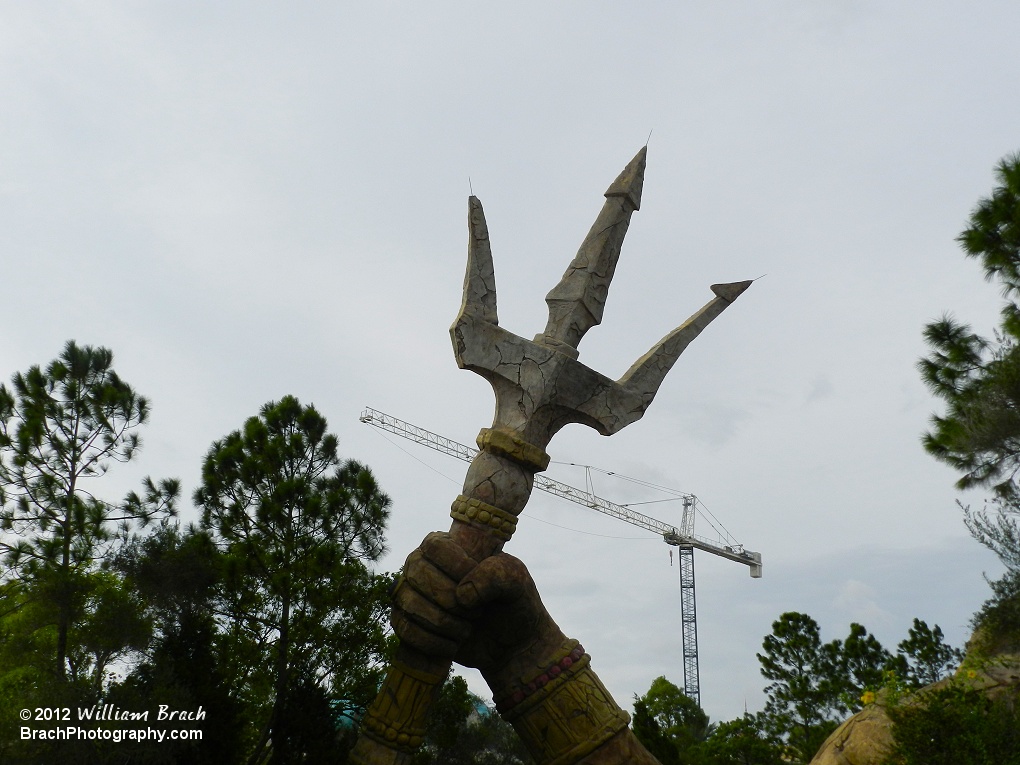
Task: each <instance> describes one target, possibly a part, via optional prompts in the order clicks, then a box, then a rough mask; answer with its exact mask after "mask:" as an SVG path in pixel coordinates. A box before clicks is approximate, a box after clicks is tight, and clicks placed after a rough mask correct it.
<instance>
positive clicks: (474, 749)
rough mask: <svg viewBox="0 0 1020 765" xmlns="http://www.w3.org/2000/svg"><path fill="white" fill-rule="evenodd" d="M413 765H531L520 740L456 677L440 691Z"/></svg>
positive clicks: (450, 679) (462, 679) (451, 678)
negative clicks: (422, 743)
mask: <svg viewBox="0 0 1020 765" xmlns="http://www.w3.org/2000/svg"><path fill="white" fill-rule="evenodd" d="M412 762H413V765H533V760H532V759H531V756H530V755H529V754H528V752H527V750H526V749H525V747H524V744H523V742H522V741H521V740H520V737H519V736H518V735H517V733H516V732H515V731H514V729H513V728H512V727H510V724H509V723H508V722H506V721H504V720H503V718H501V717H500V716H499V715H498V714H496V712H495V710H493V709H491V708H489V707H487V706H486V705H485V704H484V703H482V700H481V699H479V698H478V697H477V696H475V695H474V694H473V693H471V692H470V691H469V690H468V686H467V682H465V680H464V678H462V677H459V676H457V675H453V676H451V677H449V678H448V679H447V680H446V682H445V683H444V684H443V687H442V688H441V689H440V692H439V697H438V698H437V700H436V702H435V704H434V705H433V707H432V709H431V710H430V711H429V719H428V723H427V727H426V731H425V743H424V745H423V746H422V748H421V749H420V750H419V751H418V752H417V753H415V755H414V758H413V760H412Z"/></svg>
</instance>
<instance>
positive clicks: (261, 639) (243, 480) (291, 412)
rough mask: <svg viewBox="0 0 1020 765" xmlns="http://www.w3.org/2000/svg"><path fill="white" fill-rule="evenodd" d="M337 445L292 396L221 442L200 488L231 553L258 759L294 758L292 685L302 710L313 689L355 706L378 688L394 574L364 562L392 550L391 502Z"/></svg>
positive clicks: (237, 671)
mask: <svg viewBox="0 0 1020 765" xmlns="http://www.w3.org/2000/svg"><path fill="white" fill-rule="evenodd" d="M337 446H338V443H337V438H336V436H334V435H331V434H329V433H328V432H327V424H326V420H325V418H324V417H322V415H320V414H319V413H318V412H317V411H316V410H315V408H314V407H311V406H308V407H304V406H302V405H301V404H300V402H299V401H298V400H297V399H296V398H294V397H292V396H287V397H284V398H283V399H281V400H280V401H279V402H270V403H268V404H266V405H265V406H264V407H262V410H261V412H260V414H259V415H258V416H257V417H252V418H250V419H249V420H248V421H247V422H245V424H244V428H243V429H242V430H239V431H235V432H233V433H231V434H229V435H228V436H226V438H224V439H223V440H221V441H217V442H216V443H214V444H213V446H212V448H211V449H210V450H209V453H208V455H207V456H206V459H205V463H204V466H203V470H202V486H201V487H200V488H199V489H198V490H197V491H196V492H195V502H196V504H198V505H199V506H200V507H201V508H202V511H203V512H202V528H203V529H204V530H206V531H207V532H208V533H210V534H211V535H212V536H213V538H214V540H215V541H216V543H217V545H218V546H219V547H220V549H221V552H222V561H223V563H222V566H223V575H224V576H223V584H222V588H221V593H222V605H221V609H222V615H223V616H224V617H225V619H226V620H225V626H226V628H227V630H226V634H224V635H223V637H222V640H223V643H224V646H225V649H224V652H223V654H222V655H223V656H224V658H225V659H226V662H227V664H226V666H225V668H224V669H225V671H226V672H227V674H228V675H229V676H231V677H235V678H238V679H239V683H240V685H241V686H242V689H241V690H240V691H239V693H241V694H242V700H243V701H244V702H245V703H246V704H247V705H248V707H249V708H250V709H252V710H255V712H254V720H255V722H256V725H257V728H258V730H259V731H260V734H259V735H257V736H256V738H255V743H254V746H253V750H252V754H251V757H250V759H249V761H250V762H258V761H261V760H262V759H263V758H264V757H265V756H267V754H268V753H270V752H271V753H272V755H271V756H272V758H273V759H272V760H271V762H284V761H286V760H285V757H286V755H285V751H286V750H287V746H286V742H287V741H291V740H293V738H294V736H297V735H299V734H298V732H297V729H296V728H295V726H296V725H298V722H299V720H298V716H297V715H295V714H293V713H292V712H291V711H289V708H290V705H291V704H293V703H295V702H294V700H293V693H295V690H294V689H295V688H297V687H298V686H297V685H295V683H299V684H301V686H302V687H304V689H305V690H304V691H303V696H302V698H303V699H304V702H302V703H311V700H312V699H313V697H314V695H315V694H314V692H313V689H312V687H311V686H312V685H315V686H317V687H318V688H320V689H321V690H322V691H323V692H324V693H326V694H327V695H328V696H329V697H330V698H333V699H344V700H346V701H347V702H349V703H354V704H355V705H358V706H360V705H367V703H368V700H369V699H370V698H371V697H372V696H374V694H375V690H376V688H377V687H378V682H379V674H380V667H379V660H380V658H381V656H382V654H383V652H384V650H385V645H386V644H385V631H384V621H383V618H384V612H385V610H386V607H387V604H388V599H387V597H386V588H387V586H388V584H389V579H388V578H387V577H379V576H376V575H374V574H372V573H371V572H370V571H369V570H368V568H367V566H366V563H370V562H372V561H375V560H377V559H378V558H379V557H380V556H381V554H382V552H383V550H384V546H383V529H384V525H385V522H386V519H387V516H388V507H389V499H388V498H387V497H386V495H385V494H383V493H382V492H381V491H380V490H379V488H378V486H377V485H376V483H375V479H374V478H373V477H372V474H371V473H370V472H369V470H368V469H367V468H365V467H364V466H362V465H360V464H358V463H357V462H354V461H346V462H342V461H341V460H340V458H339V455H338V451H337ZM322 735H325V736H329V737H332V736H333V731H332V729H328V730H325V731H323V732H322ZM306 743H307V742H306ZM309 745H310V744H309Z"/></svg>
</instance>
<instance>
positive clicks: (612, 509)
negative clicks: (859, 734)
mask: <svg viewBox="0 0 1020 765" xmlns="http://www.w3.org/2000/svg"><path fill="white" fill-rule="evenodd" d="M359 419H360V420H361V421H362V422H364V423H367V424H369V425H373V426H375V427H376V428H379V429H380V430H384V431H386V432H388V433H392V434H394V435H397V436H400V437H401V438H406V439H408V440H410V441H414V442H415V443H417V444H421V445H422V446H427V447H429V448H430V449H435V450H436V451H438V452H442V453H443V454H448V455H450V456H451V457H456V458H457V459H461V460H464V461H465V462H470V461H471V460H473V459H474V457H475V455H476V454H478V450H477V449H475V448H473V447H470V446H465V445H464V444H461V443H458V442H457V441H453V440H451V439H449V438H445V437H444V436H440V435H438V434H436V433H433V432H431V431H429V430H425V429H424V428H419V427H418V426H417V425H412V424H411V423H409V422H405V421H404V420H399V419H397V418H396V417H393V416H391V415H388V414H384V413H383V412H380V411H377V410H375V409H372V408H366V409H365V410H364V411H363V412H362V413H361V417H360V418H359ZM535 488H536V489H540V490H542V491H544V492H547V493H549V494H555V495H556V496H557V497H562V498H563V499H567V500H570V501H571V502H576V503H577V504H579V505H584V506H585V507H587V508H590V509H592V510H595V511H596V512H599V513H603V514H604V515H609V516H612V517H613V518H618V519H620V520H621V521H626V522H627V523H630V524H632V525H634V526H640V527H641V528H643V529H647V530H649V531H653V532H655V533H656V534H659V535H661V536H662V539H663V541H664V542H666V544H668V545H672V546H674V547H677V548H678V557H679V559H680V561H679V563H680V618H681V624H682V632H683V653H684V693H685V694H686V695H687V696H688V697H690V698H692V699H693V700H694V701H695V702H696V703H697V704H698V705H699V706H700V705H701V686H700V679H699V673H698V620H697V607H696V602H695V597H694V550H695V548H697V549H699V550H704V551H705V552H709V553H712V554H713V555H718V556H719V557H721V558H726V559H727V560H732V561H736V562H737V563H743V564H744V565H745V566H748V567H749V568H750V570H751V571H750V573H751V576H752V577H754V578H755V579H758V578H760V577H761V553H757V552H751V551H750V550H745V549H744V547H743V545H739V544H736V543H732V544H716V543H715V542H712V541H710V540H708V539H705V538H703V537H698V536H695V534H694V516H695V511H696V508H697V504H698V498H697V497H696V496H694V495H693V494H680V495H679V499H680V500H681V501H682V503H683V514H682V515H681V520H680V527H679V528H677V527H676V526H673V525H671V524H668V523H664V522H662V521H659V520H656V519H655V518H651V517H649V516H647V515H643V514H641V513H638V512H635V511H634V510H632V509H631V508H629V507H626V506H624V505H617V504H615V503H614V502H610V501H609V500H606V499H603V498H602V497H598V496H596V495H595V494H594V493H593V492H591V491H587V490H585V489H578V488H575V487H573V486H568V485H567V484H565V483H560V482H559V481H554V480H553V479H551V478H548V477H546V476H543V475H536V476H535Z"/></svg>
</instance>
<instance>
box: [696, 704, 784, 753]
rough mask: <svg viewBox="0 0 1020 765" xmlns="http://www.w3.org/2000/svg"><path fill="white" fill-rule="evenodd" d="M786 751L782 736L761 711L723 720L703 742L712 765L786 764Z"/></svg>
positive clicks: (704, 751) (703, 748) (702, 751)
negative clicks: (771, 727) (775, 730)
mask: <svg viewBox="0 0 1020 765" xmlns="http://www.w3.org/2000/svg"><path fill="white" fill-rule="evenodd" d="M785 752H786V746H785V744H784V743H783V740H782V738H781V737H779V736H778V735H776V734H775V733H774V732H772V731H770V730H769V726H768V724H767V722H766V720H765V718H764V716H763V715H761V714H758V715H751V714H745V715H744V716H743V717H738V718H737V719H736V720H731V721H729V722H724V723H719V725H718V726H716V728H715V730H714V731H712V735H711V736H709V738H708V740H707V741H705V743H704V744H702V745H701V753H702V757H703V761H704V762H705V763H710V765H783V763H786V762H788V759H787V758H786V756H785Z"/></svg>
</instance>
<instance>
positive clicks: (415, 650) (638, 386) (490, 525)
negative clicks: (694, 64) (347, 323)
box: [352, 148, 751, 765]
mask: <svg viewBox="0 0 1020 765" xmlns="http://www.w3.org/2000/svg"><path fill="white" fill-rule="evenodd" d="M646 150H647V149H646V148H642V149H641V151H639V152H638V154H637V156H635V157H634V159H633V160H631V162H630V164H628V165H627V167H626V168H625V169H624V171H623V172H622V173H621V174H620V176H619V177H618V178H617V179H616V180H615V181H614V182H613V184H612V185H611V186H610V187H609V189H608V191H606V193H605V196H606V201H605V204H604V205H603V207H602V212H601V213H599V216H598V218H597V219H596V220H595V224H594V225H593V226H592V228H591V230H590V231H589V232H588V235H587V237H585V240H584V242H583V243H582V244H581V248H580V249H579V250H578V252H577V255H576V257H575V258H574V260H573V261H572V262H571V263H570V266H569V267H568V268H567V271H566V273H565V274H564V275H563V278H562V279H561V280H560V282H559V284H557V285H556V286H555V287H554V288H553V289H552V291H551V292H550V293H549V294H548V295H547V296H546V303H547V304H548V306H549V321H548V323H547V324H546V327H545V331H544V332H542V333H540V334H538V335H536V336H535V338H534V340H525V339H524V338H523V337H520V336H518V335H515V334H513V333H511V332H509V331H507V330H506V329H503V328H502V327H500V326H499V322H498V319H497V314H496V283H495V275H494V271H493V265H492V251H491V248H490V246H489V231H488V228H487V226H486V224H485V215H484V213H483V212H482V204H481V202H480V201H479V200H478V199H477V197H474V196H472V197H470V198H469V200H468V231H469V239H468V262H467V273H466V275H465V277H464V299H463V302H462V304H461V307H460V313H459V314H458V315H457V319H456V321H454V323H453V326H452V327H451V328H450V335H451V338H452V340H453V348H454V355H455V356H456V358H457V365H458V366H459V367H461V368H462V369H470V370H471V371H473V372H476V373H477V374H480V375H481V376H482V377H484V378H485V379H486V380H488V381H489V383H490V384H491V385H492V388H493V391H494V392H495V396H496V413H495V417H494V418H493V423H492V426H491V427H489V428H483V429H482V430H481V432H480V433H479V435H478V440H477V442H478V447H479V449H480V451H479V453H478V455H477V456H476V457H475V459H474V460H473V461H472V463H471V465H470V467H469V468H468V471H467V476H466V478H465V480H464V490H463V493H462V494H461V495H460V496H458V497H457V499H456V500H454V502H453V508H452V511H451V513H450V514H451V516H452V517H453V523H452V525H451V527H450V531H449V532H448V533H438V532H437V533H433V534H430V535H429V536H428V537H426V538H425V540H424V542H422V544H421V546H420V547H419V548H418V549H417V550H415V551H414V552H412V553H411V555H410V556H409V557H408V559H407V562H406V564H405V566H404V571H403V574H402V575H401V577H400V578H399V579H398V580H397V582H396V584H395V587H394V590H393V610H392V614H391V623H392V624H393V628H394V631H395V632H396V634H397V636H398V637H399V638H400V647H399V649H398V651H397V654H396V657H395V659H394V660H393V662H392V663H391V665H390V668H389V671H388V673H387V675H386V679H385V680H384V682H383V686H382V688H381V690H380V692H379V695H378V696H377V697H376V699H375V701H374V702H373V703H372V705H371V706H370V707H369V710H368V712H367V714H366V715H365V717H364V719H363V720H362V725H361V735H360V737H359V740H358V743H357V745H356V746H355V749H354V751H353V752H352V762H354V763H358V765H398V764H399V765H406V763H409V762H410V761H411V755H412V754H413V753H414V751H415V750H416V749H417V748H418V747H419V746H420V745H421V744H422V741H423V737H424V733H425V721H426V717H427V714H428V709H429V706H430V704H431V702H432V701H433V700H434V698H435V696H436V694H437V693H438V690H439V687H440V686H441V685H442V683H443V681H444V679H445V678H446V676H447V674H448V672H449V669H450V666H451V662H452V661H457V662H459V663H461V664H464V665H466V666H473V667H478V668H479V669H480V670H481V672H482V675H483V677H484V678H485V679H486V682H488V684H489V687H490V689H491V690H492V692H493V700H494V701H495V704H496V708H497V710H498V711H499V712H500V714H502V715H503V716H504V718H506V719H507V720H508V721H509V722H510V723H511V724H512V725H513V726H514V728H515V729H516V730H517V732H518V733H519V734H520V735H521V738H522V739H523V740H524V743H525V744H526V745H527V747H528V749H529V751H530V752H531V754H532V756H533V757H534V759H535V761H536V762H538V763H540V765H574V764H575V763H584V765H609V764H610V763H612V764H613V765H615V764H616V763H655V762H656V761H655V759H654V758H653V757H651V755H649V754H648V753H647V752H646V751H645V750H644V749H643V747H641V745H640V744H639V743H638V742H637V740H636V739H635V738H634V736H633V734H632V733H631V732H630V730H629V729H628V727H627V724H628V722H629V719H630V718H629V716H628V715H627V713H626V712H624V711H623V710H622V709H620V707H619V705H617V703H616V702H615V701H614V700H613V698H612V696H610V694H609V692H608V691H607V690H606V688H605V687H604V686H603V685H602V682H601V681H600V680H599V678H598V677H597V676H596V675H595V673H594V672H593V671H592V669H591V666H590V657H589V656H588V654H587V653H585V652H584V649H583V647H582V646H581V645H580V644H579V643H578V641H577V640H570V639H568V638H567V637H566V636H565V635H564V634H563V633H562V632H561V631H560V629H559V627H557V626H556V624H555V622H553V620H552V618H551V617H550V616H549V614H548V612H547V611H546V610H545V607H544V606H543V605H542V601H541V598H540V597H539V595H538V591H537V589H536V588H535V585H534V582H533V580H532V579H531V576H530V574H528V571H527V568H526V567H525V566H524V564H523V563H522V562H521V561H519V560H518V559H517V558H514V557H512V556H510V555H508V554H506V553H504V552H502V549H503V546H504V544H505V543H506V542H508V541H509V540H510V538H511V536H512V535H513V533H514V529H515V528H516V526H517V517H518V516H519V515H520V513H521V511H522V510H523V509H524V506H525V505H526V504H527V501H528V498H529V497H530V495H531V491H532V487H533V484H534V479H535V474H536V473H538V472H540V471H543V470H545V469H546V468H547V467H548V465H549V455H548V454H547V453H546V451H545V448H546V446H547V445H548V443H549V441H550V440H551V439H552V437H553V436H554V435H555V434H556V432H557V431H559V430H560V428H562V427H563V426H564V425H567V424H568V423H572V422H576V423H581V424H584V425H588V426H589V427H592V428H594V429H595V430H597V431H598V432H599V433H601V434H602V435H605V436H609V435H612V434H613V433H616V432H617V431H619V430H620V429H622V428H623V427H625V426H627V425H629V424H630V423H632V422H635V421H637V420H639V419H641V416H642V415H643V414H644V412H645V409H647V408H648V405H649V404H650V403H651V402H652V399H653V398H654V397H655V394H656V392H657V391H658V389H659V385H660V384H661V383H662V380H663V378H664V377H665V376H666V373H667V372H669V370H670V369H671V368H672V367H673V364H674V363H675V362H676V360H677V358H678V357H679V356H680V354H681V353H682V352H683V351H684V349H685V348H686V347H687V346H688V345H689V344H690V342H691V341H692V340H694V338H695V337H697V336H698V335H699V334H700V333H701V331H702V330H703V329H704V328H705V327H706V326H708V324H709V323H710V322H711V321H712V320H713V319H715V317H717V316H718V315H719V314H720V313H722V312H723V310H725V309H726V307H727V306H729V304H730V303H732V302H733V301H734V300H736V298H737V297H738V296H739V295H740V294H741V293H742V292H743V291H744V290H746V289H747V288H748V286H750V284H751V282H750V281H744V282H736V283H732V284H715V285H712V287H711V289H712V292H714V293H715V297H714V298H713V299H712V300H711V301H709V302H708V303H707V304H706V305H705V306H704V307H703V308H702V309H701V310H699V311H698V312H697V313H695V314H694V315H693V316H691V317H690V318H689V319H688V320H687V321H686V322H684V323H683V324H682V325H680V326H679V327H678V328H677V329H675V330H673V331H672V332H670V333H669V334H668V335H667V336H666V337H665V338H663V339H662V340H661V341H660V342H659V343H658V344H656V345H655V346H654V347H653V348H652V349H651V350H649V351H648V353H646V354H645V355H644V356H642V357H641V358H640V359H638V360H637V361H636V362H635V363H634V365H633V366H632V367H631V368H630V369H629V370H627V372H626V374H624V375H623V377H621V378H620V379H619V380H615V381H614V380H610V379H609V378H608V377H605V376H604V375H602V374H600V373H598V372H596V371H595V370H593V369H590V368H589V367H587V366H585V365H584V364H582V363H581V362H580V361H578V351H577V346H578V343H580V341H581V338H583V337H584V334H585V333H586V332H587V331H588V330H589V329H591V328H592V327H593V326H595V325H596V324H599V323H601V321H602V313H603V310H604V307H605V303H606V297H607V295H608V291H609V284H610V282H611V281H612V278H613V274H614V272H615V271H616V263H617V260H618V259H619V257H620V249H621V246H622V245H623V239H624V236H625V234H626V233H627V228H628V226H629V224H630V218H631V215H632V214H633V213H634V211H635V210H637V209H639V208H640V205H641V189H642V185H643V181H644V170H645V154H646Z"/></svg>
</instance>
